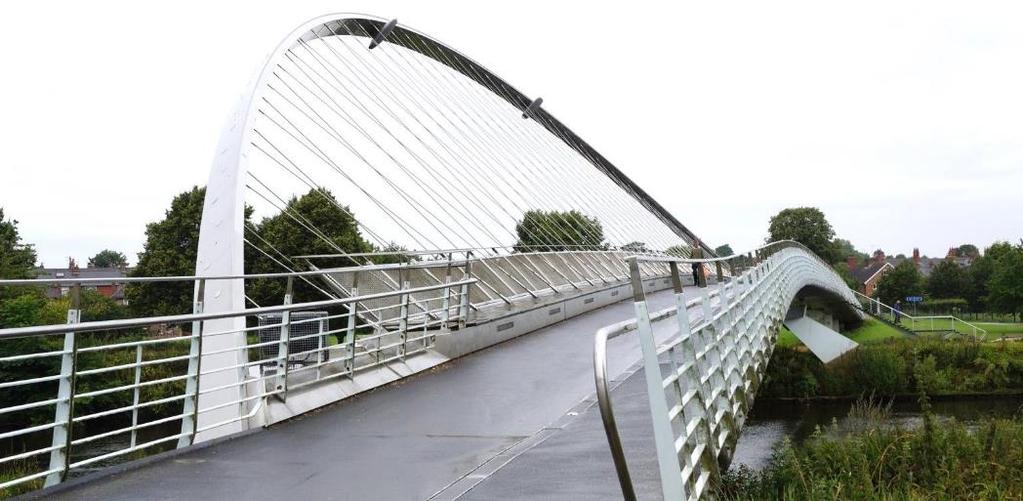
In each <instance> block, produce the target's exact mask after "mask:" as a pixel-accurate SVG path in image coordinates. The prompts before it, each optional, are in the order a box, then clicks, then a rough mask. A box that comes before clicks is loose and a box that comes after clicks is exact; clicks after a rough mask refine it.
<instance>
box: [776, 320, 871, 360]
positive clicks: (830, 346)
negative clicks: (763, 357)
mask: <svg viewBox="0 0 1023 501" xmlns="http://www.w3.org/2000/svg"><path fill="white" fill-rule="evenodd" d="M785 326H786V327H788V328H789V330H790V331H792V333H793V334H795V335H796V337H798V338H799V340H800V341H802V342H803V344H805V345H806V347H807V348H809V349H810V351H812V352H813V354H814V355H817V358H819V359H820V360H821V361H822V362H824V363H828V362H830V361H832V360H834V359H836V358H838V357H840V356H842V355H844V354H845V353H847V352H849V351H851V350H854V349H856V347H857V346H859V344H857V343H856V342H855V341H853V340H852V339H849V338H847V337H845V336H843V335H841V334H839V333H838V332H835V331H834V330H833V329H832V328H831V327H829V326H827V325H824V324H822V323H820V322H818V321H816V320H814V319H812V318H810V317H809V316H801V317H796V318H792V319H786V320H785Z"/></svg>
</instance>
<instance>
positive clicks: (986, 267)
mask: <svg viewBox="0 0 1023 501" xmlns="http://www.w3.org/2000/svg"><path fill="white" fill-rule="evenodd" d="M1010 252H1012V244H1010V243H1008V242H995V243H993V244H991V246H990V247H988V248H986V249H984V255H982V256H979V257H977V258H976V259H974V260H973V262H972V263H971V264H970V267H969V271H968V275H969V277H970V287H969V289H968V291H967V293H966V295H965V299H966V300H967V301H968V302H969V303H970V310H971V311H974V312H982V311H988V310H990V309H991V307H990V305H989V304H988V294H989V293H988V284H989V282H990V281H991V275H992V274H994V271H995V261H996V260H998V258H1000V257H1001V256H1004V255H1007V254H1008V253H1010Z"/></svg>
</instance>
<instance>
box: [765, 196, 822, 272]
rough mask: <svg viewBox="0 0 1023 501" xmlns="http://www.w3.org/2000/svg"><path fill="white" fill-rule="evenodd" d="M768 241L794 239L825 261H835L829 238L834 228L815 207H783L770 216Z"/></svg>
mask: <svg viewBox="0 0 1023 501" xmlns="http://www.w3.org/2000/svg"><path fill="white" fill-rule="evenodd" d="M768 234H769V236H768V239H767V240H768V241H769V242H774V241H778V240H795V241H797V242H799V243H801V244H803V245H805V246H806V247H807V248H809V249H810V250H811V251H813V252H814V253H815V254H817V255H818V256H820V257H821V259H824V260H825V261H827V262H829V263H830V262H833V261H835V256H834V254H835V253H834V246H833V245H832V243H831V239H832V238H834V236H835V230H834V229H833V228H832V227H831V223H829V222H828V220H827V218H825V217H824V213H823V212H821V210H820V209H818V208H816V207H796V208H791V209H785V210H782V211H781V212H779V213H778V214H775V215H774V216H772V217H771V221H770V226H769V227H768Z"/></svg>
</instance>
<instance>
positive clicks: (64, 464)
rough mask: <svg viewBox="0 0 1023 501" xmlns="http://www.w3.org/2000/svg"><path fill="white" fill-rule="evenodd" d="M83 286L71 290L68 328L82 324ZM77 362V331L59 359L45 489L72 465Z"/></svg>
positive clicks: (70, 333) (69, 335) (68, 335)
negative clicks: (51, 447) (48, 470)
mask: <svg viewBox="0 0 1023 501" xmlns="http://www.w3.org/2000/svg"><path fill="white" fill-rule="evenodd" d="M81 293H82V286H81V285H80V284H75V285H74V286H73V287H72V288H71V299H70V302H69V304H68V310H67V325H69V326H73V325H74V324H77V323H79V322H80V321H81V317H82V310H81ZM77 361H78V342H77V337H76V336H75V331H73V330H69V331H67V333H65V334H64V350H63V354H62V355H61V357H60V382H59V383H58V385H57V404H56V410H55V413H54V418H53V422H54V424H55V425H56V426H54V427H53V437H52V446H53V447H55V448H54V449H53V450H52V451H50V468H49V469H50V470H57V471H53V472H52V473H50V474H49V475H47V476H46V481H45V482H44V483H43V486H44V487H50V486H53V485H57V484H59V483H61V482H63V481H64V480H65V479H66V478H67V473H68V469H69V466H70V464H71V441H72V438H73V434H74V429H73V428H74V426H73V423H74V415H75V412H74V406H75V369H76V365H77Z"/></svg>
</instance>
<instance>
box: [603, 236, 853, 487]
mask: <svg viewBox="0 0 1023 501" xmlns="http://www.w3.org/2000/svg"><path fill="white" fill-rule="evenodd" d="M792 247H797V248H800V249H802V250H804V251H805V252H806V254H809V255H811V256H814V258H815V259H816V260H817V261H818V262H819V263H821V264H822V265H824V268H825V269H827V270H828V271H831V272H832V273H834V270H833V269H832V268H831V265H829V264H827V263H826V262H825V261H824V260H823V259H820V257H819V256H817V255H816V254H814V253H813V252H812V251H810V250H809V249H808V248H807V247H806V246H805V245H802V244H800V243H799V242H795V241H792V240H782V241H777V242H770V243H768V244H765V245H762V246H759V247H756V248H755V249H752V250H750V251H749V252H748V253H747V254H733V255H732V256H723V257H714V258H697V259H693V258H682V257H667V256H641V255H636V256H630V257H629V258H628V259H629V260H630V261H637V262H662V263H671V264H673V265H674V264H677V263H720V262H728V261H730V260H738V259H742V260H744V264H746V265H748V267H750V268H753V267H756V266H759V265H762V264H763V263H764V260H766V259H767V258H768V257H770V256H771V255H772V254H774V252H775V251H777V250H781V249H784V248H792ZM754 253H755V254H756V258H757V259H756V260H755V261H750V258H751V256H753V254H754ZM672 268H673V270H672V272H673V274H674V277H675V279H674V282H675V283H674V288H675V292H676V293H680V292H681V288H682V285H681V278H680V277H679V276H678V267H677V266H672ZM765 271H766V273H767V274H771V273H772V272H773V266H770V267H769V268H767V269H765ZM836 276H837V274H836ZM635 285H636V284H635V283H634V287H635ZM731 285H733V283H728V284H722V287H720V288H714V290H708V291H706V294H705V295H701V296H700V297H697V298H694V299H691V300H689V301H686V302H685V304H684V307H685V308H686V309H689V308H691V307H693V306H696V305H699V304H702V303H703V301H704V300H705V298H706V299H707V300H709V298H711V297H713V296H715V295H721V294H724V293H725V292H724V291H727V289H728V287H729V286H731ZM735 290H737V289H735ZM746 293H747V294H749V293H750V291H747V292H746ZM850 298H851V296H850ZM846 301H850V299H849V298H846ZM850 306H854V305H852V304H851V305H850ZM676 314H678V307H677V306H670V307H668V308H665V309H663V310H660V311H657V312H655V313H651V314H650V316H649V321H650V323H654V322H657V321H660V320H663V319H665V318H668V317H670V316H673V315H676ZM715 316H716V315H715ZM705 320H706V319H705ZM702 323H705V322H701V324H702ZM700 328H701V327H700V325H696V326H695V328H694V330H699V329H700ZM637 329H638V320H637V319H635V318H633V319H630V320H625V321H622V322H619V323H616V324H613V325H609V326H606V327H603V328H601V329H599V330H597V332H596V333H595V334H594V344H593V371H594V383H595V386H596V397H597V404H598V407H599V409H600V413H601V420H602V423H603V426H604V433H605V435H606V436H607V441H608V446H609V448H610V450H611V456H612V459H613V461H614V465H615V470H616V473H617V476H618V483H619V485H620V487H621V490H622V496H623V497H624V499H626V500H634V499H636V494H635V490H634V488H633V486H632V478H631V475H630V473H629V468H628V463H627V460H626V458H625V452H624V449H623V447H622V442H621V436H620V435H619V433H618V426H617V422H616V419H615V415H614V405H613V402H612V400H611V393H610V388H609V386H608V375H607V343H608V341H609V340H611V339H614V338H616V337H619V336H622V335H624V334H628V333H630V332H633V331H636V330H637Z"/></svg>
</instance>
